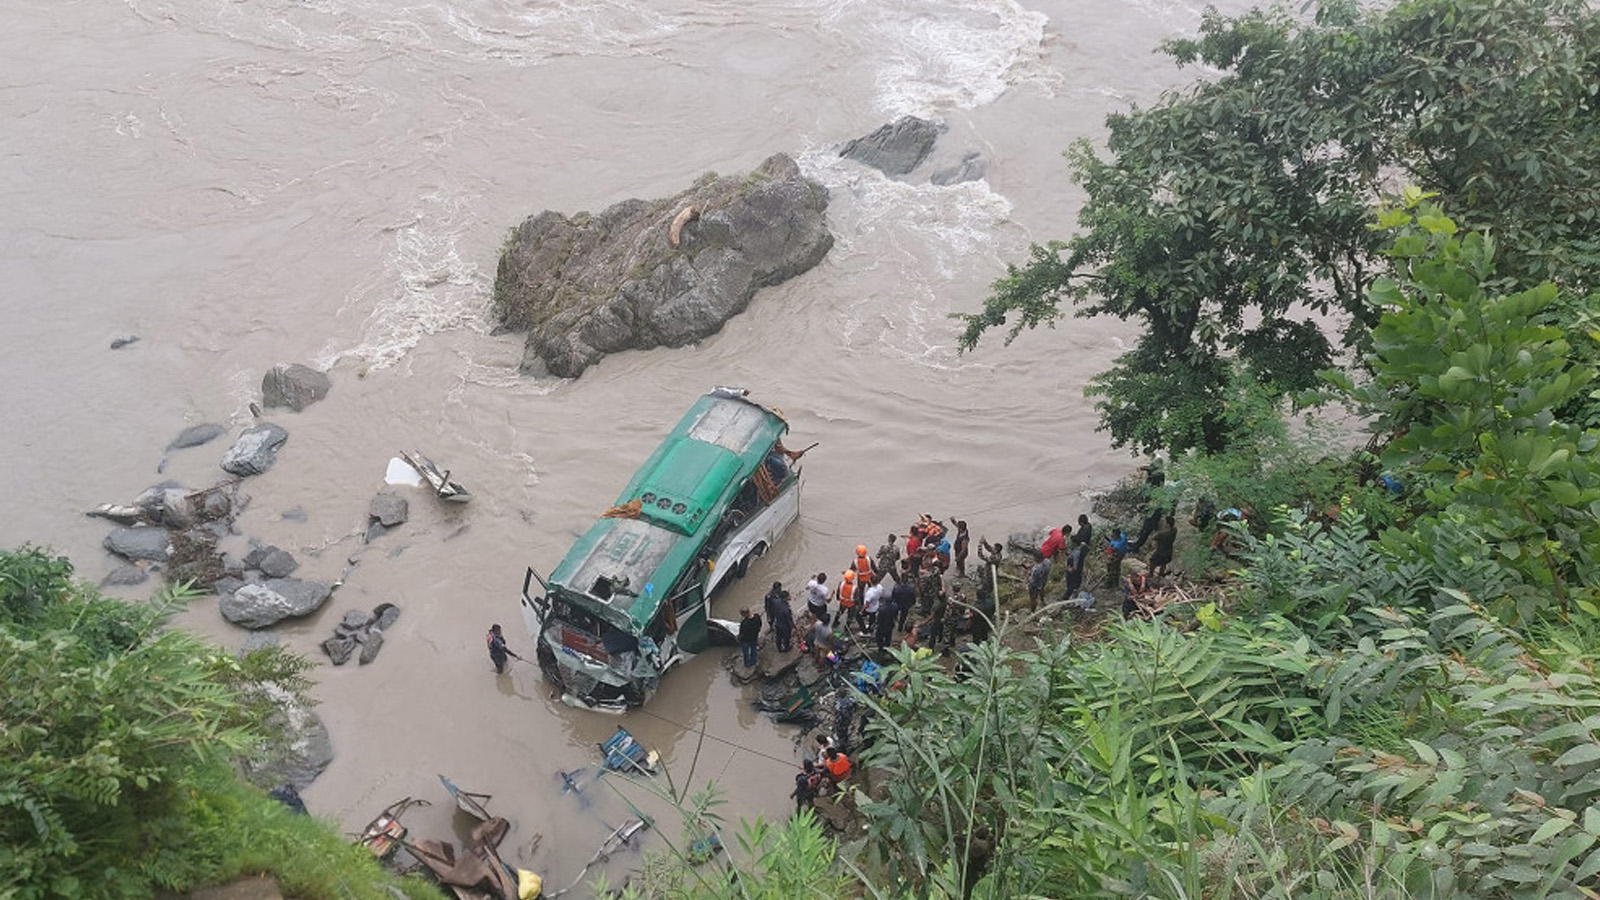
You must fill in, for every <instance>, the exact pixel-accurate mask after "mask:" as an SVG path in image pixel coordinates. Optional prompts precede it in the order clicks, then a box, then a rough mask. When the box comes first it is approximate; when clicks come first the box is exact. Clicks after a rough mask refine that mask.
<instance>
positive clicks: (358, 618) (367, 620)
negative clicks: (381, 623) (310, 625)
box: [333, 609, 373, 637]
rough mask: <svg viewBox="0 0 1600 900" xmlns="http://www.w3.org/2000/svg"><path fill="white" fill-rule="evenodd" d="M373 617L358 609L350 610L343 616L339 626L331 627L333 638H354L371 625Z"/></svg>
mask: <svg viewBox="0 0 1600 900" xmlns="http://www.w3.org/2000/svg"><path fill="white" fill-rule="evenodd" d="M372 620H373V617H372V615H371V614H370V613H364V612H362V611H361V610H359V609H352V610H350V611H349V612H347V613H345V614H344V618H343V619H340V620H339V624H338V625H335V626H333V635H334V637H354V636H356V635H358V634H360V633H361V632H362V631H364V630H366V628H367V626H369V625H371V624H372Z"/></svg>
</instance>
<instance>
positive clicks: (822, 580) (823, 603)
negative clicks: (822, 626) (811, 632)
mask: <svg viewBox="0 0 1600 900" xmlns="http://www.w3.org/2000/svg"><path fill="white" fill-rule="evenodd" d="M831 593H832V592H831V591H829V590H828V573H826V572H818V573H817V576H816V577H815V578H813V579H811V580H810V581H808V582H806V608H807V609H809V610H811V615H812V616H813V617H814V618H816V619H819V620H821V621H824V622H826V621H827V620H828V597H829V596H830V594H831Z"/></svg>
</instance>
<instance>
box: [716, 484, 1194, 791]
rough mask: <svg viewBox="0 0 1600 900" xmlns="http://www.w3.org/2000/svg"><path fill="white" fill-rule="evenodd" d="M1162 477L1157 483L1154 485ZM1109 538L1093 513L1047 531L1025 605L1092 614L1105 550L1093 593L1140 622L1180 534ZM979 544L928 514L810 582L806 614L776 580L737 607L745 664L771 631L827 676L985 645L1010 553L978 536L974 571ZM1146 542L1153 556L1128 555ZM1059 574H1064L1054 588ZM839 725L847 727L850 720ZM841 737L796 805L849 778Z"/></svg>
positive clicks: (1169, 522)
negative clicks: (1108, 597) (755, 606)
mask: <svg viewBox="0 0 1600 900" xmlns="http://www.w3.org/2000/svg"><path fill="white" fill-rule="evenodd" d="M1159 477H1160V476H1159V474H1156V475H1155V476H1154V477H1152V478H1151V481H1152V483H1153V484H1154V485H1156V486H1159V484H1160V481H1159ZM1108 531H1109V533H1107V534H1103V535H1101V536H1100V539H1099V540H1098V541H1096V530H1095V527H1094V525H1093V524H1092V523H1091V522H1090V520H1089V517H1088V515H1079V516H1078V517H1077V519H1076V525H1074V524H1073V523H1071V522H1069V523H1067V524H1064V525H1062V526H1061V527H1059V528H1053V529H1051V530H1050V531H1049V532H1048V533H1047V534H1046V536H1045V538H1044V540H1043V542H1042V543H1041V544H1040V545H1039V547H1038V549H1037V550H1036V551H1033V553H1032V556H1033V558H1034V559H1035V560H1036V562H1033V563H1032V564H1031V566H1029V567H1028V577H1027V589H1028V604H1029V609H1038V608H1039V607H1040V606H1041V605H1043V604H1045V603H1050V602H1059V601H1067V602H1074V601H1076V603H1077V605H1080V606H1083V607H1085V608H1089V607H1090V606H1092V605H1093V598H1092V596H1091V595H1090V594H1089V593H1088V590H1087V588H1086V586H1085V583H1084V578H1085V568H1086V564H1087V562H1088V561H1089V559H1090V554H1091V553H1095V552H1099V553H1102V554H1104V557H1105V576H1104V583H1103V585H1100V584H1097V585H1094V586H1093V587H1095V588H1096V589H1097V590H1101V589H1103V590H1104V592H1106V593H1112V594H1113V595H1115V594H1117V593H1120V594H1121V599H1122V612H1123V614H1124V615H1129V614H1132V613H1133V612H1134V611H1135V610H1136V609H1137V607H1136V601H1137V599H1138V598H1139V597H1140V596H1141V595H1142V594H1143V593H1145V592H1146V591H1148V590H1149V589H1150V587H1151V585H1152V579H1159V578H1160V577H1162V576H1164V575H1165V574H1166V573H1167V570H1168V568H1169V566H1170V565H1171V564H1172V560H1173V550H1174V543H1175V541H1176V536H1177V526H1176V523H1175V521H1174V519H1173V515H1172V513H1171V511H1170V509H1161V508H1156V507H1153V506H1151V507H1147V509H1146V512H1145V517H1144V521H1143V523H1142V527H1141V528H1140V531H1139V533H1138V534H1137V535H1136V536H1135V537H1133V538H1129V537H1128V535H1127V534H1125V533H1124V532H1123V531H1122V530H1121V529H1120V528H1115V527H1112V528H1109V529H1108ZM972 543H973V542H972V537H971V531H970V529H969V528H968V525H967V522H966V521H965V520H963V519H960V518H955V517H952V518H950V519H947V520H940V519H936V518H934V517H933V516H929V515H922V516H920V517H919V518H918V519H917V520H916V521H915V522H913V523H912V524H911V526H910V527H909V528H908V529H907V530H906V533H905V534H894V533H891V534H889V535H887V536H886V537H885V538H884V541H883V543H882V544H881V545H879V546H878V548H877V550H876V552H872V551H870V550H869V548H868V546H867V545H866V544H858V545H857V546H856V547H855V553H854V555H853V556H851V557H850V559H849V562H848V564H847V565H846V566H845V567H844V568H843V569H842V571H840V572H839V573H838V574H837V575H830V574H829V573H828V572H827V571H822V572H817V573H816V574H815V575H812V576H811V577H810V578H809V579H808V580H807V582H806V584H805V586H804V587H803V588H802V589H801V591H800V598H799V599H800V600H801V601H803V603H802V604H801V606H800V608H799V610H798V615H797V608H796V598H795V597H794V596H793V595H792V594H791V593H790V591H789V590H788V589H786V588H785V587H784V585H783V582H781V581H774V582H773V583H772V587H771V589H770V590H769V591H768V592H767V595H766V597H765V599H764V601H763V608H762V610H761V612H760V613H757V612H755V611H753V610H751V609H749V608H746V609H743V610H741V611H740V615H741V623H740V628H739V643H740V647H741V651H742V654H743V657H742V658H743V662H744V665H745V666H746V667H750V668H754V667H755V665H756V663H757V661H758V658H759V653H758V651H759V646H760V641H761V638H762V635H763V634H770V635H771V638H772V643H773V646H774V649H776V650H777V651H778V652H779V653H789V652H792V651H793V650H795V649H799V650H800V652H802V653H809V654H811V655H812V656H813V658H814V659H815V661H816V664H817V666H818V668H819V669H823V670H826V669H827V668H828V667H829V666H830V665H832V664H834V663H836V662H837V661H838V660H840V659H841V656H842V654H843V653H844V652H845V651H846V650H847V649H848V648H849V647H850V646H851V645H853V646H854V647H856V648H859V649H860V650H861V651H863V654H865V655H869V656H870V655H878V656H880V658H881V655H882V654H883V653H884V652H885V651H887V650H889V648H891V647H893V646H896V645H897V644H899V645H904V646H906V647H909V648H912V649H914V650H925V651H927V652H931V653H940V654H943V655H949V654H952V653H959V652H960V651H962V650H963V649H964V648H965V647H966V646H967V645H975V644H979V643H981V642H983V641H985V640H987V639H988V638H989V637H990V635H991V633H992V630H993V627H994V616H995V609H996V600H997V594H998V591H999V584H1000V565H1001V560H1002V557H1003V555H1004V553H1005V548H1004V546H1003V545H1002V544H1000V543H992V544H991V543H987V542H986V541H984V540H983V539H981V538H980V539H979V540H978V541H977V548H976V550H977V552H976V557H977V565H976V566H974V567H973V568H972V570H971V571H970V572H969V568H968V561H969V558H970V551H971V549H972ZM1147 544H1148V545H1149V547H1150V551H1149V554H1148V557H1147V559H1146V560H1144V561H1141V560H1138V559H1134V558H1132V557H1131V554H1135V553H1139V552H1140V551H1142V550H1143V548H1144V547H1145V546H1146V545H1147ZM1027 555H1028V554H1026V553H1024V556H1027ZM1124 563H1126V568H1127V569H1128V571H1127V572H1126V573H1124V571H1123V570H1124ZM1056 568H1061V569H1062V570H1063V573H1064V574H1063V575H1062V577H1060V578H1057V579H1054V584H1053V585H1052V578H1051V574H1052V571H1053V570H1054V569H1056ZM763 625H765V629H763ZM841 694H842V692H841ZM842 721H844V722H848V721H850V720H849V717H848V715H846V716H845V717H844V718H843V719H842ZM844 731H845V733H844V734H840V735H834V736H825V737H819V738H818V750H817V754H816V756H815V758H812V759H807V760H805V762H804V763H803V764H802V766H801V768H800V771H799V772H798V773H797V774H796V776H795V789H794V792H793V793H792V794H791V795H790V796H792V797H793V798H794V800H795V804H796V807H797V809H804V808H806V807H809V806H812V805H813V804H814V802H815V800H816V798H817V797H818V796H821V795H826V794H827V793H828V792H829V790H830V789H834V788H837V787H838V786H839V785H840V784H841V783H842V782H843V781H844V780H845V779H847V778H848V777H849V775H850V771H851V762H850V758H849V755H848V753H849V752H850V751H851V750H852V749H853V748H851V747H850V746H849V741H848V732H849V728H848V726H847V727H846V728H845V729H844Z"/></svg>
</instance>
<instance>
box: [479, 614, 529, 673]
mask: <svg viewBox="0 0 1600 900" xmlns="http://www.w3.org/2000/svg"><path fill="white" fill-rule="evenodd" d="M483 642H484V643H485V644H487V645H488V647H489V661H490V662H492V663H494V673H495V674H496V675H504V674H505V673H506V661H507V657H511V656H517V655H516V654H515V653H512V652H511V648H509V647H507V646H506V636H505V635H503V634H501V633H500V626H499V625H490V626H489V633H488V634H486V635H484V636H483ZM517 658H518V659H521V658H522V657H520V656H517Z"/></svg>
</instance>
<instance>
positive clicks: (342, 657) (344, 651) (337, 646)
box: [322, 637, 356, 666]
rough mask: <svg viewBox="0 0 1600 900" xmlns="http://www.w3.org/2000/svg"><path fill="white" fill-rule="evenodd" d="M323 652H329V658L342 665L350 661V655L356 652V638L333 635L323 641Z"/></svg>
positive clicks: (337, 664)
mask: <svg viewBox="0 0 1600 900" xmlns="http://www.w3.org/2000/svg"><path fill="white" fill-rule="evenodd" d="M322 652H323V653H326V654H328V659H329V660H330V661H331V662H332V663H333V664H334V665H336V666H342V665H344V664H345V663H347V662H349V661H350V656H351V655H352V654H353V653H355V652H356V639H355V638H353V637H331V638H328V639H327V640H325V641H323V642H322Z"/></svg>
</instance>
